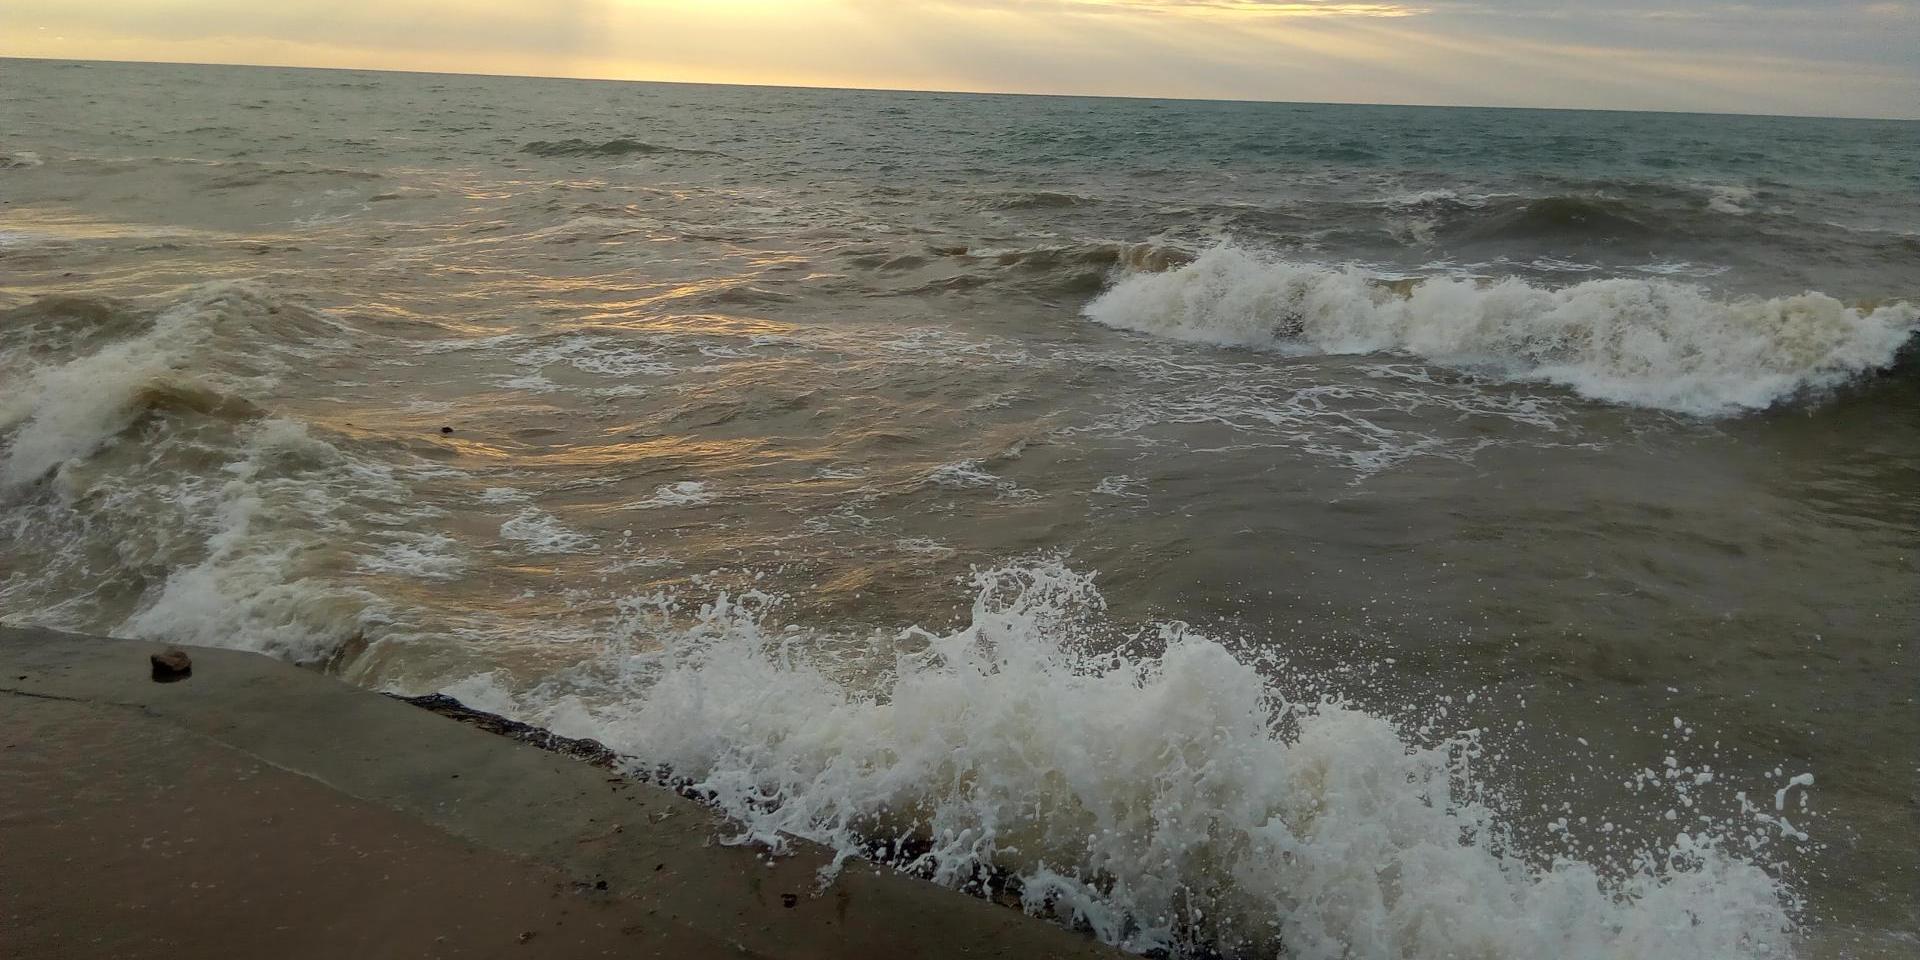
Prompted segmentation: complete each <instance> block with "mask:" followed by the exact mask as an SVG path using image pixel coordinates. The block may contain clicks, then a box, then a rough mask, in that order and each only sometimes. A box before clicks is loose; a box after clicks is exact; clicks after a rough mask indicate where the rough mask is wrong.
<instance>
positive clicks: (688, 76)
mask: <svg viewBox="0 0 1920 960" xmlns="http://www.w3.org/2000/svg"><path fill="white" fill-rule="evenodd" d="M0 56H27V57H55V58H76V59H112V60H169V61H189V62H216V63H259V64H274V65H296V66H331V67H371V68H383V69H398V70H433V71H450V72H461V73H506V74H531V75H540V76H572V77H606V78H616V79H633V80H680V81H701V82H720V83H767V84H795V85H808V86H848V87H888V88H907V89H939V90H974V91H994V92H1021V93H1066V94H1103V95H1118V96H1146V97H1203V98H1225V99H1256V100H1305V101H1343V102H1371V103H1432V104H1480V105H1497V106H1547V107H1602V108H1616V109H1637V110H1708V111H1732V112H1748V113H1795V114H1827V115H1841V116H1890V117H1906V118H1920V0H1867V2H1855V0H1800V2H1789V0H1748V2H1740V3H1719V2H1685V3H1682V2H1680V0H1665V4H1664V5H1663V4H1662V3H1660V2H1659V0H1589V2H1587V3H1583V4H1571V3H1563V2H1559V0H1407V2H1392V0H1383V2H1364V0H1357V2H1345V0H1325V2H1320V0H275V2H261V0H5V3H4V6H0Z"/></svg>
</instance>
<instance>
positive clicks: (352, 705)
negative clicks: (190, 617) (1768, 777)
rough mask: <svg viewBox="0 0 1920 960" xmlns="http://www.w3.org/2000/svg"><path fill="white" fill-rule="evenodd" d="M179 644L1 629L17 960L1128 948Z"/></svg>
mask: <svg viewBox="0 0 1920 960" xmlns="http://www.w3.org/2000/svg"><path fill="white" fill-rule="evenodd" d="M168 646H169V645H166V644H159V643H150V642H144V641H130V640H108V639H98V638H91V637H78V636H73V635H68V634H60V633H55V632H51V631H44V630H37V629H18V628H0V694H4V696H0V704H4V706H0V720H3V721H4V723H5V725H6V735H5V736H4V737H0V758H4V759H0V781H4V782H7V783H8V784H9V791H8V792H9V797H10V802H9V805H8V808H7V809H6V810H4V811H0V830H5V832H6V834H7V836H8V837H9V856H8V857H6V858H4V860H0V888H4V889H7V890H8V891H9V900H10V901H12V902H11V903H10V904H9V910H8V914H9V916H7V917H5V918H0V920H4V927H5V929H6V933H5V939H6V941H7V942H8V943H9V944H10V945H11V946H12V947H13V948H14V949H16V950H18V951H20V952H21V953H22V955H27V956H36V957H69V956H71V957H81V956H98V955H105V954H111V955H115V956H140V957H188V956H202V955H205V954H206V952H207V951H208V950H209V949H215V948H217V952H220V953H223V954H228V955H235V956H241V955H265V954H272V955H280V956H288V957H302V956H314V957H321V956H339V955H342V954H345V953H348V952H349V951H352V952H355V953H360V954H363V955H367V954H368V951H371V952H372V953H371V955H391V956H400V955H423V956H455V955H460V956H496V955H498V956H506V955H519V956H526V955H539V956H554V957H573V956H601V955H616V954H617V955H634V956H647V955H655V956H674V957H690V958H697V957H707V956H714V957H718V956H755V957H795V958H800V957H809V958H810V957H820V958H826V957H845V956H921V957H930V958H945V957H956V958H958V957H992V956H1003V955H1007V956H1011V955H1032V956H1047V957H1086V958H1096V957H1098V958H1116V957H1120V956H1124V954H1122V953H1121V952H1120V951H1118V950H1115V949H1112V948H1109V947H1106V946H1103V945H1101V944H1099V943H1097V942H1095V941H1094V940H1092V939H1091V938H1090V937H1087V936H1085V935H1083V934H1080V933H1076V932H1074V931H1071V930H1068V929H1066V928H1065V927H1062V926H1059V925H1057V924H1054V923H1051V922H1048V921H1046V920H1043V919H1038V918H1033V917H1028V916H1026V915H1024V914H1021V913H1019V912H1017V911H1012V910H1008V909H1006V908H1005V907H1003V906H999V905H995V904H994V903H991V902H989V901H986V900H981V899H977V898H974V897H972V896H969V895H967V894H964V893H961V892H957V891H953V890H949V889H946V888H944V887H939V886H935V885H933V884H931V883H927V882H924V881H919V880H914V879H912V878H909V877H906V876H902V875H900V874H897V873H895V872H893V871H890V870H886V869H883V868H881V867H878V866H875V865H872V864H867V863H858V862H854V863H849V864H848V865H847V866H846V867H845V868H844V869H843V870H842V872H841V873H840V875H839V876H838V877H837V878H836V879H835V880H834V881H833V882H832V883H831V884H829V885H827V886H825V887H824V888H822V887H821V885H820V883H819V880H818V874H817V871H818V869H819V868H820V866H821V865H823V864H824V863H826V862H827V860H828V859H829V858H828V856H827V855H826V853H825V852H824V851H823V850H821V849H820V848H818V847H816V846H814V845H813V844H811V843H807V842H805V841H800V840H795V841H792V844H791V848H792V852H791V853H790V854H789V855H783V856H780V857H777V858H770V857H769V856H768V855H767V854H766V853H765V852H764V851H762V850H759V849H756V848H752V847H747V846H730V845H724V844H722V843H720V842H717V840H716V837H717V836H719V835H721V832H722V831H723V830H724V823H725V821H724V820H723V818H722V817H721V816H720V815H719V814H718V813H716V812H714V811H712V810H710V809H708V808H706V807H704V806H702V805H700V804H699V803H697V802H696V801H694V800H691V799H688V798H686V797H683V796H681V795H679V794H677V793H675V792H674V791H673V790H671V789H670V788H668V787H664V786H659V785H654V784H650V783H644V782H641V781H636V780H632V779H629V778H626V777H621V776H610V775H609V773H610V771H609V769H608V768H607V766H606V763H610V762H611V761H612V759H613V755H612V753H611V751H607V750H606V748H604V747H602V746H600V745H598V744H594V743H592V742H591V741H572V740H567V739H566V738H561V737H556V736H555V735H553V734H551V733H549V732H547V731H545V730H541V729H539V728H535V727H529V726H527V725H524V724H518V723H516V722H514V721H511V720H505V719H504V718H499V717H495V716H494V715H492V714H485V713H482V712H480V711H474V710H470V709H468V708H466V707H464V706H463V705H457V701H454V700H453V698H450V697H444V698H399V697H394V696H390V695H384V694H379V693H375V692H373V691H369V690H364V689H361V688H358V687H353V686H349V685H348V684H346V683H344V682H342V681H339V680H336V679H334V678H331V677H327V676H324V675H321V674H317V673H313V672H310V671H307V670H304V669H301V668H299V667H295V666H292V665H290V664H287V663H284V662H282V661H278V660H273V659H271V658H268V657H266V656H262V655H259V654H251V653H241V652H236V651H228V650H218V649H211V648H201V647H185V648H182V649H185V650H187V651H188V653H189V654H190V655H191V657H192V659H193V673H192V676H191V677H190V678H188V679H186V680H183V681H180V682H175V683H156V682H154V681H153V680H152V679H151V678H150V675H149V663H148V658H149V656H150V655H152V654H154V653H158V652H160V651H162V650H164V649H167V647H168ZM421 701H428V702H425V703H422V702H421ZM450 714H451V715H450ZM449 721H452V722H449ZM595 748H597V751H598V752H596V749H595ZM583 761H584V762H583ZM529 951H532V953H529Z"/></svg>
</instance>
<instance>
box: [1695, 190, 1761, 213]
mask: <svg viewBox="0 0 1920 960" xmlns="http://www.w3.org/2000/svg"><path fill="white" fill-rule="evenodd" d="M1706 189H1707V209H1709V210H1712V211H1713V212H1715V213H1724V214H1728V215H1730V216H1735V217H1744V216H1746V215H1747V214H1749V213H1752V212H1753V208H1752V207H1750V206H1748V205H1749V204H1751V203H1752V202H1753V201H1754V198H1755V197H1757V196H1758V194H1756V193H1755V192H1754V190H1753V188H1752V187H1741V186H1734V185H1731V184H1708V185H1707V188H1706Z"/></svg>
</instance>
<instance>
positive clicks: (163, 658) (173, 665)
mask: <svg viewBox="0 0 1920 960" xmlns="http://www.w3.org/2000/svg"><path fill="white" fill-rule="evenodd" d="M152 660H153V681H154V682H155V683H173V682H175V681H178V680H185V679H186V678H188V677H191V676H193V658H191V657H189V656H187V652H186V651H185V650H182V649H180V648H178V647H172V648H169V649H168V650H167V651H166V652H165V653H156V654H154V655H153V657H152Z"/></svg>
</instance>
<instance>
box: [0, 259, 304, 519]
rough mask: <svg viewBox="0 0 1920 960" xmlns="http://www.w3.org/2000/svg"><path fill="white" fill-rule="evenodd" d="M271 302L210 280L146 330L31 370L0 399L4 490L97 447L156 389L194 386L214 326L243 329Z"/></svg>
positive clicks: (252, 289)
mask: <svg viewBox="0 0 1920 960" xmlns="http://www.w3.org/2000/svg"><path fill="white" fill-rule="evenodd" d="M271 308H272V302H271V301H270V300H269V299H268V296H267V294H266V292H265V291H264V290H263V289H261V288H260V287H258V286H255V285H253V284H245V283H211V284H205V285H202V286H200V287H197V288H195V289H194V290H192V291H191V292H189V293H188V294H187V295H186V296H185V297H183V298H182V299H181V300H179V301H178V302H176V303H174V304H173V305H171V306H169V307H168V308H166V309H164V310H162V311H161V312H160V313H159V314H158V316H156V317H155V318H154V321H153V324H152V326H151V327H149V328H148V329H147V330H146V332H145V333H143V334H141V335H140V336H136V337H131V338H128V339H125V340H118V341H115V342H112V343H109V344H107V345H106V346H104V347H101V348H100V349H98V350H96V351H94V352H93V353H90V354H87V355H85V356H81V357H76V358H74V359H71V360H69V361H68V362H66V363H61V364H52V365H47V366H43V367H40V368H39V369H37V370H34V371H32V372H31V373H30V374H28V375H27V377H26V382H25V383H24V384H21V385H20V386H19V387H18V388H17V389H9V390H8V391H6V396H4V397H0V433H7V432H11V433H12V434H13V437H12V440H11V442H9V443H8V444H7V446H6V448H5V450H4V451H0V489H3V488H6V487H17V486H19V485H21V484H24V483H29V482H31V481H34V480H37V479H39V478H40V477H42V476H45V475H46V474H47V473H48V472H49V471H51V470H53V469H55V468H56V467H58V466H60V465H61V464H63V463H66V462H67V461H70V460H73V459H76V458H79V457H85V456H87V455H89V454H91V453H93V452H94V451H95V450H98V449H99V448H100V447H102V446H104V445H105V444H106V443H107V442H108V441H110V440H111V439H112V438H113V437H114V435H116V434H118V433H119V432H120V431H122V430H125V429H126V428H127V427H128V426H129V425H130V424H132V423H133V421H134V420H135V419H136V418H137V417H138V416H139V415H140V414H141V412H142V411H143V409H144V406H143V403H142V398H143V397H144V396H147V395H149V394H150V393H151V392H152V391H154V390H155V389H156V388H164V387H170V386H171V387H181V388H185V389H187V390H189V391H191V390H194V389H196V388H197V387H198V384H196V382H195V381H196V379H197V378H199V377H203V376H207V375H209V372H208V371H206V370H199V371H193V372H191V373H190V372H189V367H190V366H191V365H192V364H193V362H194V360H195V358H196V357H198V356H200V355H201V354H202V353H203V352H204V350H205V348H206V346H207V343H208V341H209V340H210V339H211V338H212V337H213V336H214V335H215V334H216V332H217V331H221V330H223V329H224V328H228V327H244V326H246V325H247V324H249V323H251V322H252V321H253V320H254V319H255V318H257V317H259V316H264V315H265V314H266V313H267V311H268V310H269V309H271ZM251 359H252V360H254V361H255V362H259V361H263V360H265V359H266V358H265V357H264V356H256V357H253V358H251ZM255 372H258V371H255Z"/></svg>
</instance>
